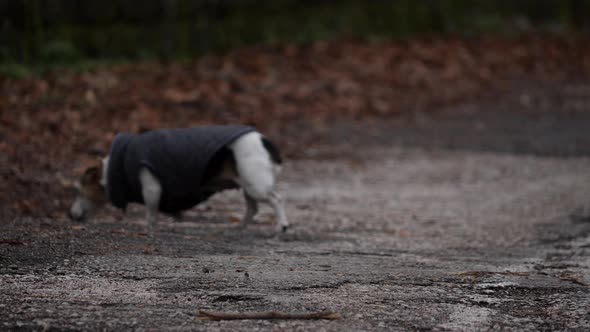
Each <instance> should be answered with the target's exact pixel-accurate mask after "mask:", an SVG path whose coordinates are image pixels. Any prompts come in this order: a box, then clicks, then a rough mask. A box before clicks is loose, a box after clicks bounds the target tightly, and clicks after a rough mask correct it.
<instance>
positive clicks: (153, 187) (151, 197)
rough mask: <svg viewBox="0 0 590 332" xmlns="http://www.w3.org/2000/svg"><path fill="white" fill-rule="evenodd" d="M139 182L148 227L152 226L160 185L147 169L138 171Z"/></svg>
mask: <svg viewBox="0 0 590 332" xmlns="http://www.w3.org/2000/svg"><path fill="white" fill-rule="evenodd" d="M139 182H141V195H142V196H143V203H144V204H145V207H146V219H147V221H148V224H149V226H150V227H153V226H154V223H155V222H156V217H157V214H158V207H159V206H160V197H161V196H162V185H161V184H160V181H158V179H157V178H156V176H155V175H154V174H152V172H150V170H149V169H147V168H145V167H142V168H141V169H140V170H139Z"/></svg>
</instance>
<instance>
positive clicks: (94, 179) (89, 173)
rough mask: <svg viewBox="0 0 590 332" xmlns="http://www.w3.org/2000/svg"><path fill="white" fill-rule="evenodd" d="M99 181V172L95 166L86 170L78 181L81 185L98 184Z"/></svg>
mask: <svg viewBox="0 0 590 332" xmlns="http://www.w3.org/2000/svg"><path fill="white" fill-rule="evenodd" d="M99 181H100V170H99V169H98V167H96V166H95V167H90V168H88V169H86V171H85V172H84V174H83V175H82V178H81V179H80V182H81V183H82V185H87V184H92V183H98V182H99Z"/></svg>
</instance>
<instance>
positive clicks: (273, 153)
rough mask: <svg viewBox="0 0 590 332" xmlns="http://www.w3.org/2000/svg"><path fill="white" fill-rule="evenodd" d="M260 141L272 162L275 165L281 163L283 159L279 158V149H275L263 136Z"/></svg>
mask: <svg viewBox="0 0 590 332" xmlns="http://www.w3.org/2000/svg"><path fill="white" fill-rule="evenodd" d="M261 140H262V145H263V146H264V148H265V149H266V151H268V153H269V154H270V157H271V158H272V160H273V161H274V162H275V163H276V164H279V165H280V164H281V163H282V162H283V158H281V152H280V151H279V148H277V146H276V145H274V144H273V142H271V141H270V140H269V139H268V138H266V137H264V136H262V137H261Z"/></svg>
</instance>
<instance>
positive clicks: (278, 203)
mask: <svg viewBox="0 0 590 332" xmlns="http://www.w3.org/2000/svg"><path fill="white" fill-rule="evenodd" d="M281 163H282V160H281V156H280V153H279V150H278V149H277V148H276V146H275V145H274V144H273V143H272V142H271V141H270V140H268V139H267V138H266V137H264V136H263V135H261V134H260V133H259V132H257V131H256V130H255V129H254V128H252V127H248V126H240V125H229V126H202V127H195V128H182V129H162V130H156V131H150V132H146V133H143V134H139V135H131V134H119V135H117V136H116V137H115V139H114V140H113V143H112V145H111V150H110V153H109V155H108V156H107V157H106V158H104V159H103V160H102V163H99V165H98V166H96V167H90V168H88V169H87V170H86V171H85V172H84V174H83V175H82V176H81V178H80V179H79V181H78V182H77V186H76V187H77V189H78V195H77V197H76V199H75V201H74V203H73V204H72V207H71V209H70V216H71V217H72V219H74V220H77V221H82V220H85V219H86V218H87V217H88V216H89V215H90V214H91V213H92V212H94V211H95V210H96V209H97V208H99V207H101V206H103V205H105V204H106V203H111V204H112V205H114V206H115V207H118V208H120V209H123V210H125V208H126V206H127V204H128V203H130V202H136V203H141V204H144V205H145V206H146V219H147V220H148V223H149V226H150V227H152V226H153V224H154V223H155V221H156V217H157V213H158V211H160V212H163V213H167V214H171V215H176V216H177V215H178V214H179V213H181V212H182V211H184V210H187V209H190V208H192V207H193V206H195V205H197V204H199V203H201V202H203V201H205V200H207V199H208V198H209V197H210V196H212V195H213V194H215V193H217V192H219V191H222V190H226V189H237V188H242V189H243V192H244V197H245V200H246V213H245V215H244V217H243V219H242V221H241V226H246V225H247V224H248V223H250V222H251V221H252V219H253V218H254V216H255V215H256V213H257V212H258V203H259V202H260V203H267V204H269V205H270V206H271V207H272V208H273V209H274V212H275V215H276V217H277V230H278V231H283V232H284V231H286V230H287V227H288V226H289V222H288V221H287V217H286V215H285V211H284V208H283V204H282V199H281V196H280V195H279V194H278V192H277V190H276V188H275V185H276V179H277V176H278V173H279V171H280V165H281Z"/></svg>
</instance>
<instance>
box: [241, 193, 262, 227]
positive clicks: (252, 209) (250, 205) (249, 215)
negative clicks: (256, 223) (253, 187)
mask: <svg viewBox="0 0 590 332" xmlns="http://www.w3.org/2000/svg"><path fill="white" fill-rule="evenodd" d="M244 198H245V199H246V213H245V214H244V218H243V219H242V222H241V223H240V226H241V227H242V228H245V227H246V225H248V224H249V223H251V222H252V220H253V219H254V216H255V215H256V214H257V213H258V201H256V199H254V198H252V197H251V196H250V195H248V193H247V192H246V191H245V190H244Z"/></svg>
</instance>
